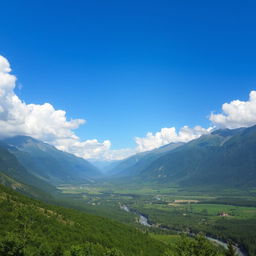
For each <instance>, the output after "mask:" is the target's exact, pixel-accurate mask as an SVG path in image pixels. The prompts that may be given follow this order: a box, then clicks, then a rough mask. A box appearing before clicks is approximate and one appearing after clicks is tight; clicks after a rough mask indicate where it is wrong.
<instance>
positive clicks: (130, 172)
mask: <svg viewBox="0 0 256 256" xmlns="http://www.w3.org/2000/svg"><path fill="white" fill-rule="evenodd" d="M181 145H183V143H171V144H168V145H165V146H163V147H160V148H158V149H155V150H151V151H147V152H143V153H139V154H136V155H133V156H131V157H129V158H127V159H124V160H122V161H119V162H117V163H114V164H113V165H112V166H113V167H112V168H111V169H110V170H108V172H107V174H108V175H111V176H112V177H127V176H134V175H139V174H140V173H141V172H142V171H143V170H144V169H145V168H147V167H149V166H150V165H151V163H152V162H153V161H155V160H156V159H157V158H159V157H161V156H162V155H164V154H166V153H167V152H169V151H171V150H174V149H175V148H178V147H180V146H181Z"/></svg>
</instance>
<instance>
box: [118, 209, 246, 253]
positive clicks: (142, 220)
mask: <svg viewBox="0 0 256 256" xmlns="http://www.w3.org/2000/svg"><path fill="white" fill-rule="evenodd" d="M120 208H121V209H122V210H124V211H126V212H133V213H135V214H137V215H138V216H139V223H140V224H141V225H143V226H146V227H152V224H150V223H149V221H148V218H147V217H146V216H145V215H142V214H141V213H139V212H137V211H133V210H131V209H129V207H128V206H127V205H120ZM205 237H206V238H207V239H208V240H209V241H211V242H213V243H216V244H218V245H221V246H223V247H224V248H225V249H227V248H228V244H227V243H225V242H223V241H221V240H219V239H216V238H213V237H210V236H205ZM234 248H235V250H236V253H237V255H238V256H247V254H246V253H244V252H242V251H241V250H240V249H239V248H238V247H236V246H234Z"/></svg>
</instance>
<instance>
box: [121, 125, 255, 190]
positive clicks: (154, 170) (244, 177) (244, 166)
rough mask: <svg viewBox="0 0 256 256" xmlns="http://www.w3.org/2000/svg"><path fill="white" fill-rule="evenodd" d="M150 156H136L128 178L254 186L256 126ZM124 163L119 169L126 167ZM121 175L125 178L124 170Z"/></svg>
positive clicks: (220, 134) (206, 136)
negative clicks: (154, 156) (156, 155)
mask: <svg viewBox="0 0 256 256" xmlns="http://www.w3.org/2000/svg"><path fill="white" fill-rule="evenodd" d="M153 152H154V151H152V152H148V153H147V154H146V155H144V156H143V155H139V157H138V158H139V160H138V161H137V162H136V161H135V160H136V159H135V157H136V156H134V157H132V158H130V160H131V159H133V160H134V163H133V165H130V166H129V170H132V171H131V172H130V178H133V179H136V180H137V181H152V182H156V181H157V182H158V183H160V184H164V183H167V184H168V183H177V184H180V185H183V186H202V185H220V186H232V187H234V186H255V185H256V126H253V127H250V128H240V129H234V130H229V129H225V130H217V131H214V132H213V133H211V134H209V135H204V136H202V137H200V138H199V139H196V140H193V141H191V142H189V143H186V144H184V145H181V146H179V147H177V148H174V149H170V150H166V151H165V152H164V153H163V154H160V156H159V155H158V157H156V158H155V159H153V160H152V158H151V159H150V156H151V154H152V153H153ZM138 158H137V159H138ZM127 160H129V159H126V160H124V161H123V162H121V163H119V166H121V165H122V164H123V165H124V164H126V163H127ZM140 163H145V164H144V165H140ZM146 163H147V164H146ZM120 170H121V168H120ZM123 172H124V174H125V175H126V174H127V171H126V170H124V171H123Z"/></svg>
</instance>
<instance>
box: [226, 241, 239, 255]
mask: <svg viewBox="0 0 256 256" xmlns="http://www.w3.org/2000/svg"><path fill="white" fill-rule="evenodd" d="M225 255H226V256H237V254H236V250H235V248H234V246H233V245H232V242H231V241H228V249H227V251H226V253H225Z"/></svg>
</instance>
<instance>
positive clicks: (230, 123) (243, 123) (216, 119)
mask: <svg viewBox="0 0 256 256" xmlns="http://www.w3.org/2000/svg"><path fill="white" fill-rule="evenodd" d="M210 120H211V121H212V122H213V124H214V125H216V126H217V127H219V128H230V129H234V128H239V127H249V126H252V125H255V124H256V91H251V92H250V95H249V99H248V101H240V100H233V101H231V102H230V103H225V104H223V105H222V113H221V114H214V113H212V114H211V116H210Z"/></svg>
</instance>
